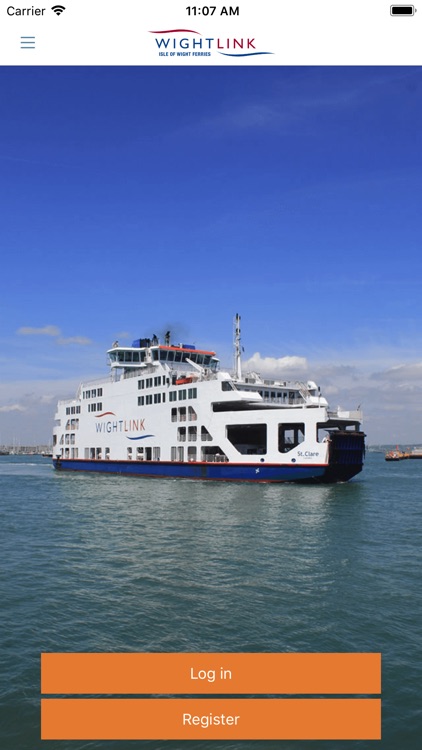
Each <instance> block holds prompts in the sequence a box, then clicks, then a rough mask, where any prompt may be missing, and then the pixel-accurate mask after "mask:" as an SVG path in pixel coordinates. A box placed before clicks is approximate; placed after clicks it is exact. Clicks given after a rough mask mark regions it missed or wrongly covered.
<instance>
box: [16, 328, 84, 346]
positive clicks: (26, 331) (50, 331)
mask: <svg viewBox="0 0 422 750" xmlns="http://www.w3.org/2000/svg"><path fill="white" fill-rule="evenodd" d="M17 333H18V334H19V335H20V336H52V337H53V338H55V339H56V342H57V343H58V344H61V345H63V346H67V345H68V344H79V345H80V346H87V345H88V344H92V341H91V339H89V338H87V337H86V336H67V337H66V336H63V335H62V332H61V330H60V328H58V327H57V326H51V325H48V326H44V327H43V328H34V327H33V326H22V328H19V329H18V331H17Z"/></svg>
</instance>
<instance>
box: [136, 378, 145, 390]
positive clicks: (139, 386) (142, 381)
mask: <svg viewBox="0 0 422 750" xmlns="http://www.w3.org/2000/svg"><path fill="white" fill-rule="evenodd" d="M143 388H145V380H138V389H139V390H142V389H143Z"/></svg>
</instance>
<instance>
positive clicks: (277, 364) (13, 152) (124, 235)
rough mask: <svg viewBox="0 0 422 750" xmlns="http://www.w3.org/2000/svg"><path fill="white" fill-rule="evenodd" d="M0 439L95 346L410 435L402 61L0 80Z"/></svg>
mask: <svg viewBox="0 0 422 750" xmlns="http://www.w3.org/2000/svg"><path fill="white" fill-rule="evenodd" d="M0 92H1V102H2V104H1V116H0V212H1V220H0V252H1V259H2V284H1V289H2V292H1V297H0V341H1V349H0V445H1V444H8V445H10V444H21V445H36V444H39V443H48V442H49V440H50V439H51V431H52V425H53V419H54V413H55V404H56V402H57V400H58V399H59V398H69V397H72V396H73V395H74V393H75V391H76V388H77V387H78V385H79V383H80V382H81V381H84V380H89V379H92V378H95V377H97V376H100V377H101V376H103V375H104V374H105V373H106V372H107V358H106V350H107V349H108V348H109V347H110V346H111V344H112V342H113V341H114V340H115V339H118V340H119V341H120V343H121V344H125V343H131V342H132V340H133V339H134V338H136V337H140V336H151V335H152V334H154V333H155V334H157V335H158V336H160V335H161V336H162V335H163V333H164V332H165V331H166V330H168V329H170V330H171V331H172V338H173V340H174V341H184V342H186V343H187V342H190V343H193V344H196V345H197V346H200V347H203V348H212V349H213V350H214V351H217V354H218V356H219V357H220V360H221V364H222V367H224V369H230V368H231V367H232V365H233V357H232V339H233V318H234V315H235V314H236V313H239V314H240V315H241V319H242V345H243V347H244V354H243V358H244V360H243V369H244V371H246V370H248V369H251V370H255V371H258V372H260V373H261V374H263V375H265V376H268V377H271V376H275V375H277V374H278V375H279V376H280V377H281V378H282V379H285V378H286V377H289V378H292V379H299V380H307V379H312V380H315V381H316V382H317V383H318V384H319V385H320V386H321V390H322V393H323V394H324V395H325V396H326V397H327V399H328V400H329V402H330V404H331V405H332V406H333V407H336V406H338V405H340V406H342V407H343V408H345V409H347V408H351V409H355V408H356V407H357V406H358V405H361V407H362V410H363V413H364V429H365V432H366V433H367V436H368V443H369V444H381V443H405V444H409V445H411V444H415V445H417V444H422V420H421V417H422V399H421V395H422V302H421V292H420V287H421V271H422V232H421V224H422V211H421V207H422V206H421V202H422V148H421V133H422V68H418V67H415V68H409V67H398V68H393V67H380V68H377V67H374V68H368V67H350V68H337V67H324V68H318V67H295V68H289V67H271V66H269V67H265V66H260V67H253V66H251V67H228V68H224V67H215V68H214V67H211V66H210V67H200V68H190V67H174V68H170V67H168V68H155V67H143V68H142V67H141V68H125V67H119V68H112V67H110V68H107V67H103V68H96V67H92V68H84V67H75V68H72V67H70V68H54V67H51V68H36V67H35V68H29V67H25V68H7V67H3V68H1V69H0Z"/></svg>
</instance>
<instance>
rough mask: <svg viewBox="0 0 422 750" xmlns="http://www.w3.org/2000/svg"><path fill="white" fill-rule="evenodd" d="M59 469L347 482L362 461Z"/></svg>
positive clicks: (69, 463)
mask: <svg viewBox="0 0 422 750" xmlns="http://www.w3.org/2000/svg"><path fill="white" fill-rule="evenodd" d="M53 463H54V468H55V469H56V470H58V471H83V472H92V473H97V474H121V475H126V476H133V477H151V478H160V479H165V478H167V479H172V478H173V479H176V478H177V479H202V480H211V481H212V480H214V481H222V482H230V481H232V482H296V483H318V484H319V483H328V484H330V483H335V482H347V481H348V480H349V479H351V478H352V477H353V476H355V475H356V474H358V473H359V472H360V471H361V470H362V464H361V463H358V464H344V465H338V464H337V465H327V464H323V465H316V464H312V465H309V464H308V465H306V464H305V465H297V464H294V465H280V464H273V465H269V464H267V465H265V466H263V465H262V464H255V463H254V464H235V463H206V462H189V463H182V462H180V463H177V462H174V461H171V462H165V461H156V462H154V461H148V462H133V461H109V460H108V461H101V460H99V461H98V460H89V459H88V460H87V459H57V460H55V461H54V462H53Z"/></svg>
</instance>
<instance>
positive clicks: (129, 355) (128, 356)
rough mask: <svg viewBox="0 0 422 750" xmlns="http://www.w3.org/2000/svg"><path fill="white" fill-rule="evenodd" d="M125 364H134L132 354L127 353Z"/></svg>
mask: <svg viewBox="0 0 422 750" xmlns="http://www.w3.org/2000/svg"><path fill="white" fill-rule="evenodd" d="M125 362H132V352H125Z"/></svg>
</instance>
